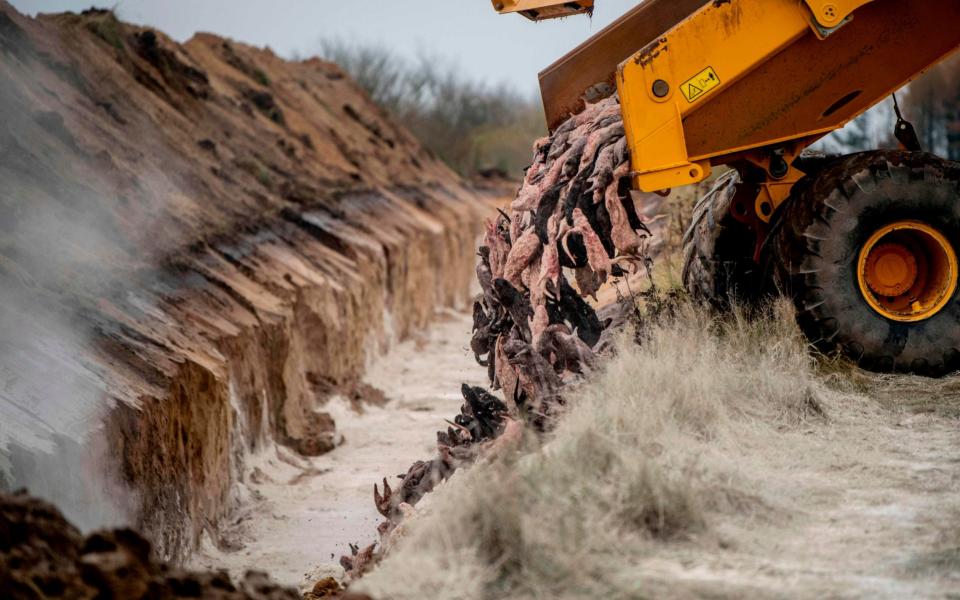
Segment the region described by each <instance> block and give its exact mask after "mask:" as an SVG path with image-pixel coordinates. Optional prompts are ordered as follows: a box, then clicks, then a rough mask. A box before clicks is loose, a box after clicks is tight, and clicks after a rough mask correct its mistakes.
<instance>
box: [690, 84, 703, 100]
mask: <svg viewBox="0 0 960 600" xmlns="http://www.w3.org/2000/svg"><path fill="white" fill-rule="evenodd" d="M702 93H703V90H702V89H700V88H698V87H697V86H695V85H693V84H692V83H691V84H690V87H689V89H687V99H688V100H693V99H694V98H696V97H697V96H699V95H700V94H702Z"/></svg>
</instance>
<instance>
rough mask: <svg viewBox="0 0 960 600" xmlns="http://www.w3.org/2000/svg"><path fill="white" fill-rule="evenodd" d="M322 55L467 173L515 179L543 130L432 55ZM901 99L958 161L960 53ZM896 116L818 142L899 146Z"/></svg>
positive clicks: (334, 51) (531, 110)
mask: <svg viewBox="0 0 960 600" xmlns="http://www.w3.org/2000/svg"><path fill="white" fill-rule="evenodd" d="M321 54H322V55H323V56H324V57H325V58H327V59H328V60H330V61H332V62H335V63H337V64H339V65H340V67H341V68H343V69H344V70H345V71H346V72H347V73H349V74H350V75H351V76H352V77H353V78H354V79H355V80H356V81H357V82H359V84H360V85H361V86H362V87H363V88H364V89H366V91H367V92H368V93H369V94H370V97H371V98H372V99H373V100H374V101H375V102H376V103H378V104H379V105H380V106H382V107H384V108H385V109H386V110H388V111H389V112H391V113H392V114H393V115H394V116H395V117H396V118H397V119H398V120H399V121H400V122H401V123H403V124H404V125H405V126H406V127H407V128H408V129H409V130H410V131H412V132H413V133H414V135H416V136H417V138H419V140H420V142H421V143H422V144H424V146H426V147H427V148H429V149H430V150H431V151H433V152H434V153H435V154H436V155H437V156H439V157H440V158H441V159H443V160H444V161H445V162H446V163H447V164H448V165H450V166H451V167H452V168H453V169H454V170H456V171H457V172H459V173H460V174H461V175H463V176H465V177H476V176H478V175H479V176H489V175H499V176H504V177H509V178H514V179H519V178H520V177H521V176H522V173H523V169H524V168H525V167H526V166H527V165H528V164H529V163H530V159H531V148H532V144H533V142H534V141H535V140H536V139H537V138H539V137H542V136H543V135H545V134H546V125H545V119H544V114H543V105H542V103H541V100H540V97H539V95H538V94H535V93H532V92H530V93H523V92H521V91H518V90H516V89H514V88H512V87H511V86H509V85H507V84H505V83H490V82H487V81H481V80H478V79H475V78H472V77H470V76H469V75H468V74H465V73H464V71H463V70H462V69H459V68H458V66H457V65H456V64H452V63H450V62H448V61H445V60H443V59H440V58H438V57H436V56H430V55H424V56H421V57H420V58H418V59H413V60H411V59H407V58H404V57H402V56H399V55H397V54H396V53H394V52H391V51H390V50H388V49H387V48H384V47H378V46H366V45H356V44H352V43H349V42H346V41H342V40H332V41H331V40H328V41H324V42H322V43H321ZM535 83H536V82H531V86H532V85H534V84H535ZM898 100H899V102H900V106H901V110H902V112H903V115H904V117H905V118H906V119H907V120H909V121H911V122H912V123H913V124H914V126H915V127H916V129H917V133H918V134H919V137H920V141H921V143H922V145H923V148H924V150H927V151H930V152H933V153H935V154H938V155H940V156H943V157H945V158H949V159H951V160H957V161H960V56H954V57H953V58H950V59H948V60H946V61H944V62H942V63H941V64H939V65H937V66H936V67H934V68H932V69H930V71H929V72H927V73H926V74H924V75H923V76H922V77H920V78H919V79H917V80H916V81H914V82H913V83H911V84H910V85H909V86H907V87H906V89H904V90H901V91H900V92H898ZM895 120H896V119H895V116H894V112H893V103H892V101H891V100H884V101H882V102H881V103H880V104H878V105H877V106H876V107H874V108H873V109H871V110H869V111H867V112H866V113H864V114H863V115H861V116H860V117H858V118H857V119H855V120H854V121H852V122H851V123H849V124H848V125H847V126H846V127H844V128H843V129H841V130H839V131H837V132H834V133H833V134H831V135H829V136H827V137H826V138H825V139H824V140H822V141H821V142H819V143H818V144H817V148H818V149H820V150H823V151H826V152H830V153H837V154H845V153H850V152H857V151H861V150H870V149H874V148H896V147H897V141H896V139H895V138H894V137H893V126H894V122H895Z"/></svg>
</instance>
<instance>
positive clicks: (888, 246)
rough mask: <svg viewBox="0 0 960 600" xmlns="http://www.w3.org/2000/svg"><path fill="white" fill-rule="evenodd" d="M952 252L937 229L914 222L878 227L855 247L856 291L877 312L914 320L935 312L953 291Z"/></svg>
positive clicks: (954, 269) (954, 265) (895, 318)
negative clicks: (858, 288) (858, 254)
mask: <svg viewBox="0 0 960 600" xmlns="http://www.w3.org/2000/svg"><path fill="white" fill-rule="evenodd" d="M957 272H958V268H957V253H956V251H955V250H954V248H953V246H952V245H951V244H950V242H949V241H947V238H946V237H944V236H943V234H941V233H940V232H939V231H937V230H936V229H934V228H932V227H930V226H929V225H926V224H924V223H921V222H919V221H898V222H896V223H892V224H890V225H887V226H886V227H883V228H881V229H879V230H877V231H876V232H875V233H874V234H873V235H872V236H870V239H869V240H867V243H866V244H864V246H863V248H862V249H861V250H860V258H859V261H858V265H857V277H858V283H859V285H860V293H861V295H863V297H864V299H866V301H867V303H868V304H869V305H870V306H871V307H872V308H873V309H874V310H875V311H877V312H878V313H880V314H881V315H882V316H884V317H886V318H887V319H891V320H893V321H901V322H916V321H923V320H925V319H929V318H930V317H932V316H934V315H936V314H937V313H939V312H940V311H941V310H943V308H944V307H945V306H947V304H949V303H950V298H952V297H953V294H954V292H956V291H957Z"/></svg>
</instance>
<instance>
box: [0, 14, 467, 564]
mask: <svg viewBox="0 0 960 600" xmlns="http://www.w3.org/2000/svg"><path fill="white" fill-rule="evenodd" d="M0 115H3V117H4V118H3V126H2V127H0V214H2V215H3V217H2V219H0V491H4V490H14V489H17V488H20V487H26V488H27V489H28V490H29V491H30V492H31V493H33V494H34V495H37V496H41V497H43V498H45V499H47V500H50V501H52V502H53V503H54V504H55V505H56V506H57V507H58V508H59V509H60V510H62V511H63V512H64V514H65V515H66V517H67V518H68V519H69V520H71V521H72V522H74V523H76V524H77V525H78V526H79V527H80V528H81V529H83V530H84V531H86V532H88V531H91V530H94V529H97V528H100V527H105V526H118V525H131V526H133V527H135V528H136V529H138V530H140V531H142V532H143V533H144V534H145V535H146V537H148V538H149V539H150V540H151V542H152V544H153V549H154V552H155V554H156V556H157V557H158V558H159V559H163V560H172V561H174V562H183V561H185V560H186V559H187V558H188V557H189V556H190V555H191V554H192V553H193V551H194V550H195V549H196V548H198V547H199V546H200V545H201V543H202V542H204V541H205V540H212V543H213V544H214V546H216V547H218V548H220V549H224V548H229V547H230V540H229V535H228V532H229V530H230V528H231V525H232V523H233V522H234V521H235V519H236V518H237V516H238V515H239V514H242V511H243V510H245V508H246V507H249V506H250V502H251V500H252V499H253V498H252V494H253V492H252V489H253V488H252V485H253V484H252V481H251V477H252V476H253V475H252V474H253V472H254V467H256V466H257V465H258V461H260V460H263V459H262V457H263V456H265V455H268V454H269V453H271V452H273V453H278V452H279V453H281V454H283V455H284V456H287V457H289V458H290V462H292V463H295V464H308V463H310V462H311V461H313V460H319V459H318V458H317V457H321V456H323V455H325V454H327V453H329V452H331V451H334V452H336V451H335V450H334V449H335V448H337V446H338V444H339V441H340V439H341V438H343V437H344V436H343V432H342V431H341V429H340V424H339V423H338V417H340V420H343V421H344V422H345V423H347V422H350V420H351V418H352V417H350V415H349V414H348V415H344V414H340V413H337V412H336V402H337V401H336V398H337V397H339V396H340V395H344V394H346V395H351V394H355V393H356V392H357V390H364V389H367V388H364V387H363V386H362V385H361V384H362V379H363V377H364V374H365V373H366V372H367V369H368V367H369V366H370V365H371V364H376V359H377V357H378V356H380V355H381V354H383V353H384V352H386V351H387V350H389V349H390V348H391V347H393V346H394V345H396V344H397V343H400V342H402V341H404V340H408V339H412V338H414V337H415V336H418V335H421V334H422V332H423V330H424V328H425V327H426V326H427V325H428V323H430V322H431V320H432V319H433V318H434V315H435V314H436V313H437V311H442V310H446V309H451V308H464V307H466V306H467V304H468V301H469V295H470V287H469V286H470V282H471V280H472V270H473V267H474V264H475V263H474V261H475V251H476V248H475V246H476V243H475V242H476V238H477V235H478V234H479V232H480V230H481V220H482V217H483V215H484V214H485V212H486V208H485V207H486V202H485V199H484V197H483V195H482V194H479V193H478V192H477V191H475V190H474V189H473V188H472V187H471V186H470V185H469V184H468V183H467V182H465V181H463V180H462V179H461V178H460V177H459V176H457V175H456V174H455V173H454V172H452V171H451V170H450V169H449V168H447V167H446V166H445V165H444V164H443V163H442V162H441V161H440V160H439V159H437V158H436V157H435V156H433V155H431V154H430V153H429V152H427V151H426V150H425V149H424V148H423V147H421V146H420V145H419V143H418V142H417V141H416V139H415V138H414V137H413V136H412V135H411V134H410V133H409V132H407V131H406V130H404V129H403V128H402V127H400V126H399V125H397V124H396V123H394V122H393V121H392V119H391V117H390V115H388V114H387V113H386V112H385V111H383V110H382V109H380V108H379V107H377V106H376V105H374V104H373V103H372V102H371V101H370V99H369V98H368V97H367V95H366V94H365V93H364V92H363V90H362V89H361V88H360V87H359V86H357V85H356V84H355V83H354V82H353V81H351V80H350V79H349V78H348V77H347V76H346V75H345V73H343V71H341V70H340V69H339V68H338V67H337V66H336V65H333V64H331V63H327V62H324V61H321V60H318V59H311V60H306V61H285V60H283V59H281V58H279V57H277V56H276V55H274V54H273V53H272V52H271V51H270V50H269V49H259V48H253V47H250V46H245V45H243V44H239V43H235V42H233V41H231V40H226V39H222V38H218V37H216V36H213V35H208V34H201V35H197V36H196V37H195V38H193V39H191V40H190V41H188V42H187V43H185V44H179V43H177V42H175V41H173V40H171V39H169V38H167V37H166V36H165V35H163V33H162V32H158V31H155V30H152V29H148V28H142V27H135V26H132V25H129V24H126V23H122V22H120V21H117V19H116V18H115V17H114V16H113V14H112V13H110V12H109V11H99V10H91V11H86V12H84V13H83V14H79V15H78V14H62V15H41V16H39V17H37V18H35V19H32V18H27V17H25V16H23V15H20V14H18V13H17V11H16V10H15V9H14V8H13V7H11V6H10V5H9V4H7V3H6V2H4V1H3V0H0ZM464 339H465V338H464ZM387 391H388V390H387ZM331 402H332V403H333V404H331ZM350 437H356V435H355V434H351V436H348V437H347V440H348V443H349V439H350ZM288 466H289V465H288Z"/></svg>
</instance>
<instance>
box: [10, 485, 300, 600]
mask: <svg viewBox="0 0 960 600" xmlns="http://www.w3.org/2000/svg"><path fill="white" fill-rule="evenodd" d="M0 590H3V596H4V598H11V599H21V598H22V599H27V598H36V599H37V600H40V599H42V598H69V599H70V600H85V599H92V598H123V599H125V600H139V599H140V598H150V599H151V600H160V599H165V598H208V599H221V600H284V599H290V600H295V599H299V598H300V595H299V594H298V593H297V592H296V591H294V590H292V589H287V588H282V587H280V586H277V585H276V584H274V583H271V581H270V578H269V577H267V576H266V575H264V574H262V573H254V572H250V573H247V575H246V577H244V578H243V580H242V581H240V582H239V584H237V585H234V584H233V583H231V581H230V578H229V577H228V576H227V575H226V574H225V573H194V572H190V571H185V570H182V569H177V568H173V567H170V566H168V565H165V564H161V563H159V562H157V561H156V559H155V558H154V557H153V552H152V549H151V547H150V542H148V541H147V540H145V539H143V537H141V536H140V535H139V534H137V533H136V532H135V531H132V530H130V529H117V530H112V531H100V532H97V533H94V534H92V535H90V536H87V537H84V536H82V535H81V534H80V532H79V531H78V530H77V529H76V528H75V527H74V526H73V525H71V524H70V523H68V522H67V520H66V519H64V518H63V515H62V514H61V513H60V511H58V510H57V509H56V508H55V507H54V506H53V505H51V504H48V503H46V502H44V501H42V500H38V499H36V498H32V497H30V496H28V495H26V494H23V493H20V494H14V495H8V494H0Z"/></svg>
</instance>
